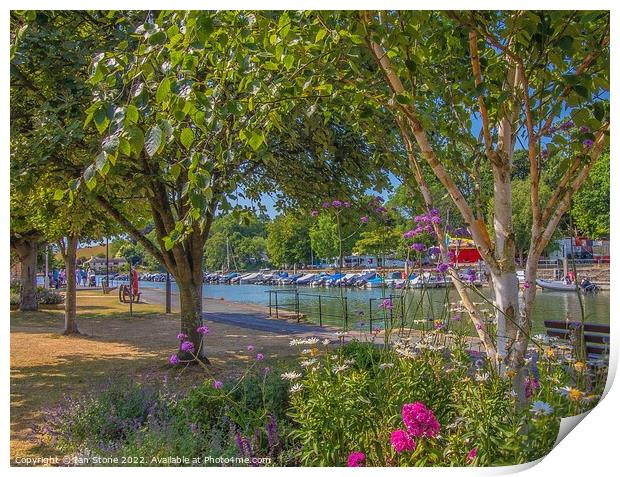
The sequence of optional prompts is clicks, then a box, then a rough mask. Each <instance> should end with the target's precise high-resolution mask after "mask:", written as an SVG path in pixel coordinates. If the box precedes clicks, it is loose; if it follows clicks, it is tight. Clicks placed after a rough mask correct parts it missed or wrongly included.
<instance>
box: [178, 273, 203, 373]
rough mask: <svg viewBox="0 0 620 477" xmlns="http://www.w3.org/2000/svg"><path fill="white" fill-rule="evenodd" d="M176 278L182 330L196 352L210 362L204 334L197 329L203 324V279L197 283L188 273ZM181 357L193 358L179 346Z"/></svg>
mask: <svg viewBox="0 0 620 477" xmlns="http://www.w3.org/2000/svg"><path fill="white" fill-rule="evenodd" d="M176 280H177V286H178V287H179V299H180V304H181V332H182V333H184V334H186V335H187V336H188V337H189V338H188V341H191V342H192V343H193V344H194V354H196V355H197V356H198V357H199V359H201V360H202V361H205V362H208V359H207V355H206V350H205V345H204V342H203V335H202V334H200V333H198V331H196V329H197V328H198V327H199V326H201V325H202V280H201V281H200V282H198V283H196V281H195V280H193V278H192V277H191V275H190V276H188V275H187V274H181V276H178V277H177V278H176ZM179 358H180V359H182V360H191V359H192V356H191V354H190V353H186V352H184V351H181V350H180V348H179Z"/></svg>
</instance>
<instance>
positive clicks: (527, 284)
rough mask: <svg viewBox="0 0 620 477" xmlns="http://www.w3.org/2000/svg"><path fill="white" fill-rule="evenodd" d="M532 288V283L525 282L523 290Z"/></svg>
mask: <svg viewBox="0 0 620 477" xmlns="http://www.w3.org/2000/svg"><path fill="white" fill-rule="evenodd" d="M530 286H531V285H530V282H527V281H526V282H523V288H529V287H530Z"/></svg>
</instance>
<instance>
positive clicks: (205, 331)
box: [196, 325, 209, 335]
mask: <svg viewBox="0 0 620 477" xmlns="http://www.w3.org/2000/svg"><path fill="white" fill-rule="evenodd" d="M196 331H197V332H198V333H200V334H201V335H206V334H209V327H208V326H205V325H203V326H199V327H198V328H196Z"/></svg>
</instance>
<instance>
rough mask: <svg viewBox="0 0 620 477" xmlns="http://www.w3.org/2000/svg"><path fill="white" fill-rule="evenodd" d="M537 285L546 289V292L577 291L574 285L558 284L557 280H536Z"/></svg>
mask: <svg viewBox="0 0 620 477" xmlns="http://www.w3.org/2000/svg"><path fill="white" fill-rule="evenodd" d="M536 285H538V286H539V287H541V288H543V289H545V290H553V291H573V292H574V291H576V286H575V284H574V283H571V284H570V285H567V284H566V283H564V282H558V281H555V280H541V279H536Z"/></svg>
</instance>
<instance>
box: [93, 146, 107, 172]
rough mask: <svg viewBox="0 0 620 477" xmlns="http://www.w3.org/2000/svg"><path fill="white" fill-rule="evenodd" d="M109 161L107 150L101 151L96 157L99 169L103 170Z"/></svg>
mask: <svg viewBox="0 0 620 477" xmlns="http://www.w3.org/2000/svg"><path fill="white" fill-rule="evenodd" d="M107 163H108V153H107V152H105V151H101V152H100V153H99V154H97V157H96V159H95V167H96V168H97V170H98V171H101V170H102V169H103V168H104V166H105V165H106V164H107Z"/></svg>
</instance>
